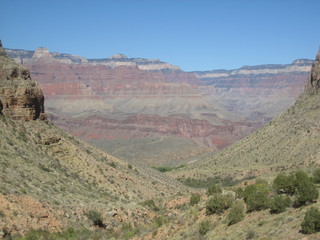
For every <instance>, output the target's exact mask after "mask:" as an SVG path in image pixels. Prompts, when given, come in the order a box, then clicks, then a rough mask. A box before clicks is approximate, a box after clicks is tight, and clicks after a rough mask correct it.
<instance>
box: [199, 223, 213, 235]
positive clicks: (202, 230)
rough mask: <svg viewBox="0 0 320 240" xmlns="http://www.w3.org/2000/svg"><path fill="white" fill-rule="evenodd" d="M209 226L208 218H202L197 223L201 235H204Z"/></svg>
mask: <svg viewBox="0 0 320 240" xmlns="http://www.w3.org/2000/svg"><path fill="white" fill-rule="evenodd" d="M210 228H211V224H210V222H209V221H208V220H203V221H202V222H201V223H200V224H199V233H200V234H201V235H206V234H207V232H209V231H210Z"/></svg>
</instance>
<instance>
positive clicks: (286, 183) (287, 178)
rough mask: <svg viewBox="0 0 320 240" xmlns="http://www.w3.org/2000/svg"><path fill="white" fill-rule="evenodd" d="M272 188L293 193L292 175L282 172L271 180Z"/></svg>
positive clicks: (278, 191)
mask: <svg viewBox="0 0 320 240" xmlns="http://www.w3.org/2000/svg"><path fill="white" fill-rule="evenodd" d="M273 189H274V190H275V191H276V192H277V193H278V194H281V193H285V194H288V195H293V194H294V193H295V186H294V175H285V174H283V173H280V174H278V176H277V177H276V178H275V179H274V180H273Z"/></svg>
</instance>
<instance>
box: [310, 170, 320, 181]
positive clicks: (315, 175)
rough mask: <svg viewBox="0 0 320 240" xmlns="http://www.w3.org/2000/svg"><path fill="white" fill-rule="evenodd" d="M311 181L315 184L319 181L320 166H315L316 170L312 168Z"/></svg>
mask: <svg viewBox="0 0 320 240" xmlns="http://www.w3.org/2000/svg"><path fill="white" fill-rule="evenodd" d="M312 181H313V182H314V183H317V184H319V183H320V168H317V169H316V170H314V172H313V177H312Z"/></svg>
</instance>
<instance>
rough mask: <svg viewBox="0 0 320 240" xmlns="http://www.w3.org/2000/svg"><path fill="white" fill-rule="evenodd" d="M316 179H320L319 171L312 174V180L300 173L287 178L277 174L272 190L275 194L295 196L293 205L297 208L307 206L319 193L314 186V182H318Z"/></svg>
mask: <svg viewBox="0 0 320 240" xmlns="http://www.w3.org/2000/svg"><path fill="white" fill-rule="evenodd" d="M318 174H319V175H318ZM318 177H320V170H316V171H315V172H314V174H313V178H312V179H311V178H310V177H309V176H308V175H307V174H306V173H305V172H302V171H298V172H295V173H294V174H291V175H288V176H287V175H284V174H279V175H278V176H277V177H276V178H275V180H274V182H273V188H274V190H275V191H276V192H277V193H285V194H288V195H295V196H296V197H295V202H294V205H295V206H296V207H299V206H303V205H307V204H309V203H311V202H313V201H315V200H316V199H317V198H318V196H319V192H318V190H317V188H316V186H315V184H314V182H317V181H318Z"/></svg>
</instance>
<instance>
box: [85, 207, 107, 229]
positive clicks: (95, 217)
mask: <svg viewBox="0 0 320 240" xmlns="http://www.w3.org/2000/svg"><path fill="white" fill-rule="evenodd" d="M86 216H87V217H88V219H90V220H91V221H92V223H93V225H94V226H97V227H101V228H105V227H106V225H105V224H104V223H103V219H102V217H101V214H100V213H98V212H97V211H95V210H90V211H89V212H87V213H86Z"/></svg>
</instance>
